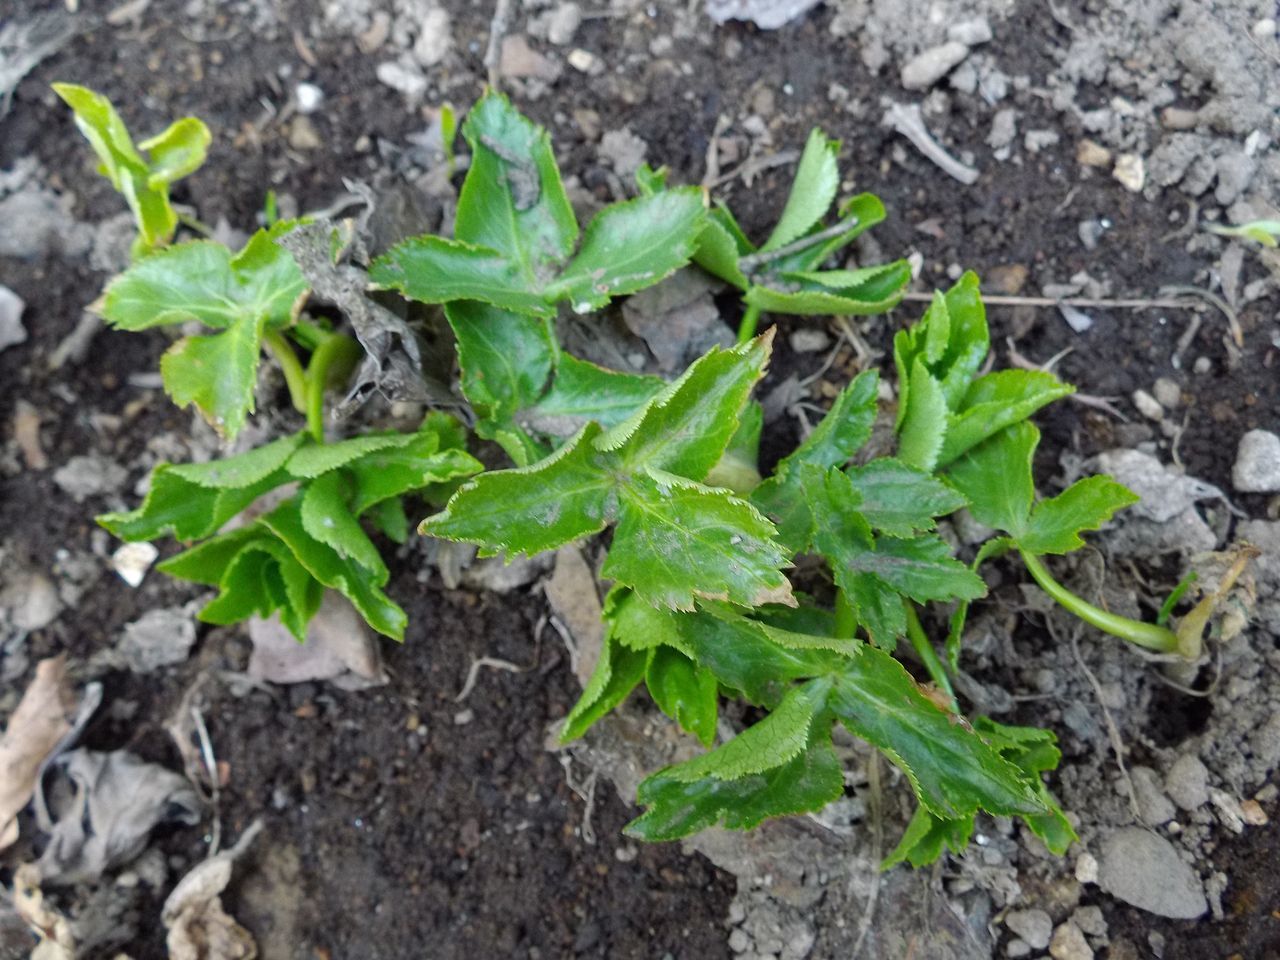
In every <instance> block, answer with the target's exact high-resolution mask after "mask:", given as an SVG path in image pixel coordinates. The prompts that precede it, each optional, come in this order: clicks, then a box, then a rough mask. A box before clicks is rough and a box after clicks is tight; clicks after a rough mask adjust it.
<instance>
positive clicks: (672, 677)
mask: <svg viewBox="0 0 1280 960" xmlns="http://www.w3.org/2000/svg"><path fill="white" fill-rule="evenodd" d="M645 685H646V686H647V687H648V688H649V695H650V696H651V697H653V702H654V703H656V704H657V705H658V707H659V709H661V710H662V712H663V713H665V714H666V715H667V716H668V717H670V718H671V719H672V720H674V721H675V722H676V723H678V724H680V727H681V729H683V730H686V731H688V732H689V733H691V734H693V735H694V736H695V737H697V738H698V739H699V740H701V741H702V745H703V746H706V747H709V746H711V744H712V743H713V742H715V738H716V714H717V712H718V707H719V699H720V698H719V693H718V687H717V684H716V678H715V674H713V673H712V672H711V671H710V670H708V669H706V668H705V667H700V666H698V665H697V664H696V663H694V662H693V661H692V660H690V659H689V658H688V657H686V656H685V655H684V654H683V653H681V652H680V651H679V650H676V649H674V648H672V647H669V646H661V647H658V648H657V649H656V650H654V651H653V656H652V657H651V658H650V659H649V667H648V670H647V671H646V672H645Z"/></svg>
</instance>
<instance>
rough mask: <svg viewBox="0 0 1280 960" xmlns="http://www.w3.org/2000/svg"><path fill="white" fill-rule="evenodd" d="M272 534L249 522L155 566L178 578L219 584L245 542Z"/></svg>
mask: <svg viewBox="0 0 1280 960" xmlns="http://www.w3.org/2000/svg"><path fill="white" fill-rule="evenodd" d="M269 536H270V534H269V533H268V532H267V531H265V530H263V529H262V527H260V526H258V525H257V524H256V523H251V524H246V525H245V526H243V527H237V528H236V529H234V530H228V531H227V532H226V533H220V534H218V535H217V536H214V537H210V538H209V539H207V540H205V541H204V542H203V543H201V544H198V545H196V546H194V547H192V548H191V549H189V550H184V551H182V552H181V553H178V554H174V555H173V556H172V557H168V558H166V559H164V560H161V561H160V562H159V563H157V564H156V569H157V570H159V571H160V572H161V573H165V574H168V575H169V576H171V577H177V578H178V579H179V580H190V581H191V582H193V583H202V584H204V585H206V586H210V587H216V586H217V585H218V584H219V583H220V582H221V581H222V577H223V575H224V574H225V573H226V572H227V568H228V567H230V566H231V561H232V560H234V559H235V558H236V555H237V554H238V553H239V552H240V551H241V550H242V549H243V548H244V546H245V544H247V543H250V542H251V541H253V540H257V539H261V538H264V537H269Z"/></svg>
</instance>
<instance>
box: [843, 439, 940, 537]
mask: <svg viewBox="0 0 1280 960" xmlns="http://www.w3.org/2000/svg"><path fill="white" fill-rule="evenodd" d="M847 473H848V476H849V479H850V480H851V481H852V483H853V488H854V489H855V490H856V491H858V494H859V495H860V496H861V503H860V504H859V506H858V510H859V512H861V514H862V515H863V516H864V517H865V518H866V519H867V521H868V522H869V523H870V524H871V526H873V527H875V528H876V529H877V530H881V531H883V532H884V533H887V534H890V535H892V536H895V537H910V536H913V535H914V534H917V533H922V532H924V531H927V530H932V529H933V528H934V519H933V518H934V517H941V516H945V515H946V514H949V513H952V512H954V511H956V510H959V509H960V508H961V507H963V506H964V505H965V502H966V501H965V498H964V497H963V496H962V495H961V494H959V493H957V492H956V490H955V489H954V488H953V487H950V486H948V485H947V484H945V483H943V482H942V481H941V480H938V479H936V478H934V477H933V476H931V475H930V474H927V473H925V472H924V471H922V470H917V469H915V468H914V467H909V466H907V465H906V464H905V463H903V462H902V461H900V460H894V459H892V458H889V457H882V458H880V459H878V460H872V461H871V462H870V463H868V464H867V465H866V466H864V467H850V468H849V469H848V471H847Z"/></svg>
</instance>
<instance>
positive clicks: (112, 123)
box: [53, 83, 211, 257]
mask: <svg viewBox="0 0 1280 960" xmlns="http://www.w3.org/2000/svg"><path fill="white" fill-rule="evenodd" d="M53 90H54V92H55V93H57V95H58V96H59V97H61V98H62V99H63V101H64V102H65V103H66V104H67V106H69V107H71V109H72V110H74V111H75V116H76V126H77V127H79V128H80V132H81V133H82V134H84V136H85V138H86V139H87V140H88V141H89V143H90V144H91V145H92V146H93V151H94V153H96V154H97V155H98V159H99V160H100V161H101V163H100V165H99V167H98V172H99V173H101V174H102V175H103V176H104V177H106V178H107V179H109V180H110V181H111V185H112V186H113V187H115V188H116V190H117V191H119V193H120V194H122V195H123V196H124V198H125V200H126V201H127V202H128V204H129V209H130V210H132V211H133V217H134V220H135V221H137V224H138V238H137V240H135V241H134V247H133V250H134V256H135V257H139V256H142V255H145V254H147V253H149V252H151V251H152V250H155V249H157V248H158V247H163V246H165V245H167V244H168V243H169V242H170V241H171V240H173V234H174V231H176V230H177V228H178V214H177V212H176V211H175V210H174V209H173V206H172V205H171V204H170V203H169V187H170V185H171V184H173V183H175V182H176V181H178V180H181V179H182V178H183V177H185V176H187V175H188V174H190V173H193V172H195V170H196V169H198V168H199V167H200V165H201V164H202V163H204V159H205V153H206V151H207V150H208V148H209V142H210V139H211V137H210V134H209V128H208V127H206V126H205V125H204V124H203V123H202V122H201V121H199V120H197V119H196V118H195V117H183V118H182V119H181V120H177V121H175V122H174V123H172V124H170V125H169V126H168V127H167V128H165V130H164V131H163V132H162V133H158V134H156V135H155V136H154V137H149V138H148V139H146V140H144V141H142V142H141V143H139V144H138V145H137V146H136V147H135V146H134V143H133V139H132V138H131V137H130V136H129V130H128V128H127V127H126V126H125V125H124V121H123V120H121V119H120V115H119V114H118V113H116V109H115V107H113V106H112V105H111V102H110V101H109V100H108V99H107V98H106V97H104V96H102V95H101V94H99V93H95V92H94V91H92V90H90V89H89V88H87V87H81V86H77V85H76V84H74V83H55V84H54V85H53ZM139 150H142V151H146V152H147V153H148V154H149V157H148V158H147V159H143V157H142V154H140V153H139V152H138V151H139Z"/></svg>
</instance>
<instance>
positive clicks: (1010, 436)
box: [947, 422, 1040, 538]
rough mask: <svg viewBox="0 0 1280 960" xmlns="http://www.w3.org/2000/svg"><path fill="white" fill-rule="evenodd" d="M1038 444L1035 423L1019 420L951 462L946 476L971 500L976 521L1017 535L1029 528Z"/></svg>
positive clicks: (1038, 432)
mask: <svg viewBox="0 0 1280 960" xmlns="http://www.w3.org/2000/svg"><path fill="white" fill-rule="evenodd" d="M1039 443H1040V431H1039V430H1037V429H1036V428H1035V426H1034V425H1032V424H1030V423H1025V422H1024V423H1018V424H1015V425H1014V426H1012V427H1009V428H1008V429H1005V430H1002V431H1000V432H999V433H997V434H996V435H995V436H993V437H991V438H990V439H989V440H987V441H986V442H985V443H982V444H979V445H978V446H976V447H973V448H972V449H970V450H969V451H968V452H966V453H965V454H963V455H962V456H961V457H959V458H958V459H957V460H956V461H955V462H954V463H952V464H950V466H949V467H948V468H947V479H948V480H950V481H951V483H952V485H954V486H955V487H956V488H957V489H958V490H959V491H960V492H961V493H962V494H964V496H965V498H966V499H968V501H969V512H970V513H971V514H973V518H974V519H975V520H977V521H978V522H979V523H981V524H984V525H986V526H988V527H994V528H995V529H997V530H1004V531H1006V532H1008V533H1011V534H1013V536H1014V537H1015V538H1017V537H1018V536H1020V535H1021V534H1022V533H1023V532H1024V531H1025V530H1026V527H1027V522H1028V520H1029V518H1030V516H1031V504H1032V501H1033V500H1034V498H1035V483H1034V481H1033V480H1032V476H1031V460H1032V457H1034V456H1035V452H1036V446H1037V445H1038V444H1039Z"/></svg>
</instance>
